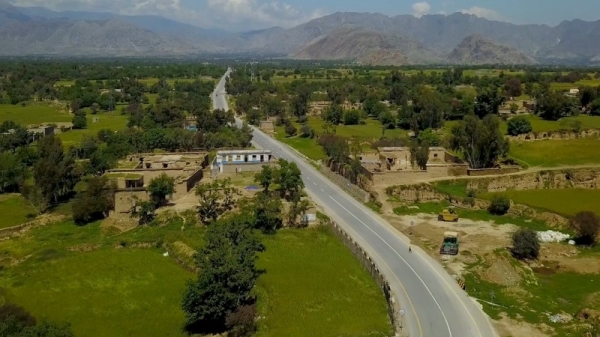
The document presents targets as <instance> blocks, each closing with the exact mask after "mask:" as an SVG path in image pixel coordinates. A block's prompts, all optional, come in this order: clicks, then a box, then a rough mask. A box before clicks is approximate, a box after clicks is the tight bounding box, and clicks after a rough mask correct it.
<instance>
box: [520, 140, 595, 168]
mask: <svg viewBox="0 0 600 337" xmlns="http://www.w3.org/2000/svg"><path fill="white" fill-rule="evenodd" d="M598 146H600V140H598V139H596V138H580V139H572V140H542V141H536V142H525V143H511V146H510V153H509V155H510V156H511V157H513V158H516V159H518V160H520V161H522V162H524V163H526V164H527V165H528V166H530V167H534V166H542V167H557V166H564V165H586V164H599V163H600V151H598Z"/></svg>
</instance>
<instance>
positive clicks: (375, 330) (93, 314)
mask: <svg viewBox="0 0 600 337" xmlns="http://www.w3.org/2000/svg"><path fill="white" fill-rule="evenodd" d="M3 214H5V213H3ZM181 226H182V221H181V219H179V218H176V219H171V220H169V221H167V222H166V224H165V225H162V226H155V227H138V228H136V229H134V230H132V231H129V232H125V233H118V231H113V230H110V229H105V228H102V227H101V226H100V224H99V223H93V224H90V225H87V226H84V227H79V226H76V225H74V224H73V223H72V222H69V221H67V222H62V223H58V224H53V225H48V226H44V227H38V228H36V229H32V230H31V231H28V232H26V234H24V235H23V236H21V237H19V238H14V239H11V240H5V241H0V251H2V252H3V255H2V256H3V259H2V263H1V265H2V266H3V269H2V273H1V274H0V301H8V302H11V303H15V304H18V305H21V306H23V307H25V308H26V309H27V310H28V311H30V312H31V313H32V314H33V315H34V316H36V317H37V318H39V319H40V320H41V319H47V320H50V321H54V322H70V323H71V324H72V327H73V331H74V333H75V335H76V336H88V337H96V336H98V337H100V336H102V337H103V336H131V337H136V336H139V337H145V336H177V337H178V336H182V337H183V336H186V334H185V333H184V332H183V330H182V328H183V324H184V320H185V318H184V314H183V312H182V310H181V307H180V304H181V298H182V295H183V292H184V291H185V288H186V283H187V282H188V280H191V279H193V278H194V277H195V275H194V274H193V273H190V272H187V271H185V270H184V269H183V268H181V267H180V266H179V265H177V264H176V263H175V262H174V260H172V259H171V257H164V256H163V255H162V254H163V253H164V252H165V249H164V248H157V247H158V246H159V244H160V243H166V244H169V245H171V246H173V244H174V243H175V242H178V243H179V244H185V245H187V246H188V247H191V248H197V247H199V246H200V245H201V244H202V242H203V239H204V229H203V228H199V227H193V226H191V227H188V226H186V229H185V230H181ZM263 241H264V243H265V245H266V247H267V250H266V251H265V252H264V253H262V254H261V255H260V258H259V262H258V267H259V268H261V269H264V270H266V273H265V274H263V275H262V276H261V277H260V278H259V281H258V284H257V289H256V292H257V295H258V298H259V315H260V316H261V317H264V319H261V320H260V324H259V332H258V335H259V336H305V335H306V333H305V332H306V331H310V333H311V335H313V336H332V335H343V336H366V335H370V336H388V335H389V332H390V331H391V325H390V323H389V320H388V316H387V307H386V304H385V300H384V297H383V293H382V292H381V290H380V289H379V288H378V287H377V285H376V284H375V282H374V281H373V280H372V279H371V278H370V276H369V275H368V274H367V272H366V271H365V270H364V269H363V268H362V266H361V265H360V264H359V262H358V261H357V260H355V259H354V257H353V256H352V254H351V253H350V252H349V251H348V250H347V249H346V248H345V247H344V246H343V244H342V243H341V242H339V241H338V240H337V238H336V237H335V236H334V235H333V234H331V233H330V232H329V230H328V229H326V228H313V229H303V230H282V231H280V232H278V233H277V234H275V235H269V236H263ZM180 258H182V256H180ZM184 260H187V261H189V259H186V258H184ZM332 266H335V268H332ZM324 316H326V317H328V319H327V320H324V319H323V317H324ZM356 317H361V318H362V319H360V320H357V319H356ZM307 329H308V330H307Z"/></svg>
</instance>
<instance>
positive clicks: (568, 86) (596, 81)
mask: <svg viewBox="0 0 600 337" xmlns="http://www.w3.org/2000/svg"><path fill="white" fill-rule="evenodd" d="M599 85H600V79H593V80H581V81H577V82H575V83H559V82H553V83H550V88H552V89H554V90H560V91H568V90H569V89H577V88H579V87H582V86H589V87H597V86H599Z"/></svg>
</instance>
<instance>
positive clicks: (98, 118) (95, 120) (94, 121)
mask: <svg viewBox="0 0 600 337" xmlns="http://www.w3.org/2000/svg"><path fill="white" fill-rule="evenodd" d="M98 122H100V117H94V118H92V123H98Z"/></svg>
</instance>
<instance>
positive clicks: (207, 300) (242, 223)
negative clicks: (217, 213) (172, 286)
mask: <svg viewBox="0 0 600 337" xmlns="http://www.w3.org/2000/svg"><path fill="white" fill-rule="evenodd" d="M252 227H253V223H252V219H251V218H249V217H247V216H245V215H244V214H236V215H233V216H230V217H226V218H223V219H222V220H221V221H219V223H218V224H216V225H215V226H210V227H209V228H208V230H207V231H206V239H205V240H206V241H205V242H206V243H205V244H204V246H202V247H201V248H200V249H199V251H198V254H196V265H197V267H198V270H199V272H198V279H197V280H196V281H194V282H192V283H190V284H189V285H188V289H187V290H186V292H185V294H184V296H183V300H182V308H183V311H184V312H185V315H186V320H187V328H188V330H189V331H191V332H195V331H194V330H197V329H198V328H200V327H206V326H211V327H214V328H216V329H218V328H221V329H223V328H224V327H225V319H226V317H227V315H228V314H229V313H232V312H234V311H236V309H237V308H238V307H240V306H242V305H246V304H247V302H248V299H249V297H250V292H251V290H252V288H254V284H255V282H256V279H257V278H258V275H259V273H258V270H257V269H256V266H255V262H256V260H257V258H258V255H257V254H258V252H261V251H264V246H263V245H262V243H261V242H260V240H259V239H258V237H257V236H256V234H255V233H254V232H253V230H252Z"/></svg>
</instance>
